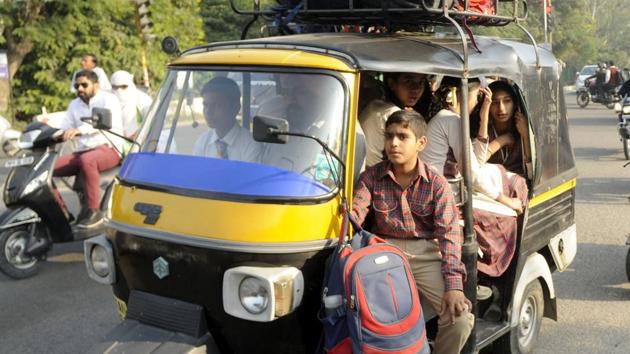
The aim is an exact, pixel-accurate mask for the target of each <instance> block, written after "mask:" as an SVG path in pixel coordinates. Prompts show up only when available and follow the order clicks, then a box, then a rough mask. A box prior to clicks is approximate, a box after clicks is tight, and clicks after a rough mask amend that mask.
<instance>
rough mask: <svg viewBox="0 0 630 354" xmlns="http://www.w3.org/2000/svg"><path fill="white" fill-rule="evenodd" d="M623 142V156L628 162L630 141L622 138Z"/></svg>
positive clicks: (629, 158)
mask: <svg viewBox="0 0 630 354" xmlns="http://www.w3.org/2000/svg"><path fill="white" fill-rule="evenodd" d="M621 142H622V144H623V154H624V156H625V157H626V160H630V139H627V138H621Z"/></svg>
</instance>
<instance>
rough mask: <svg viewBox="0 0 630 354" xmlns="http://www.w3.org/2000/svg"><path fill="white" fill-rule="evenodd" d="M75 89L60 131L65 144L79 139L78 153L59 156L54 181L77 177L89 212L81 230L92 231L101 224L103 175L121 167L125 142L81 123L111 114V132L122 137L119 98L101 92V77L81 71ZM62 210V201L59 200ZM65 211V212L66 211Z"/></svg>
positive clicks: (81, 218)
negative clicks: (99, 111)
mask: <svg viewBox="0 0 630 354" xmlns="http://www.w3.org/2000/svg"><path fill="white" fill-rule="evenodd" d="M74 88H75V89H76V90H77V98H75V99H74V100H72V102H70V105H69V106H68V111H67V114H66V117H65V119H64V120H63V121H62V122H61V124H60V128H61V129H63V130H64V134H63V140H64V141H67V140H70V139H73V138H75V137H77V149H76V151H75V152H74V153H72V154H70V155H64V156H60V157H59V159H58V160H57V162H56V164H55V171H54V176H55V177H65V176H75V175H76V176H77V178H79V179H80V181H81V182H82V183H83V188H84V190H85V198H86V202H87V203H86V204H87V209H84V210H82V213H80V214H79V217H78V220H77V227H78V228H85V229H87V228H90V227H93V226H97V225H98V224H100V223H101V222H102V215H101V213H100V210H99V205H100V186H99V185H100V173H101V172H103V171H106V170H109V169H112V168H114V167H116V166H117V165H118V164H119V163H120V154H119V151H121V148H122V142H121V141H120V140H119V139H118V138H116V137H113V136H111V137H105V136H104V135H103V134H101V132H99V131H98V130H96V129H94V128H93V127H92V126H91V125H90V124H88V123H85V122H83V121H81V118H82V117H89V116H91V114H92V109H93V108H95V107H100V108H107V109H109V110H110V111H111V118H112V129H111V130H112V131H114V132H116V133H118V134H123V131H122V118H121V108H120V103H119V101H118V98H116V96H114V95H113V94H112V93H109V92H106V91H103V90H100V89H99V83H98V76H97V74H96V73H95V72H93V71H91V70H81V71H79V72H78V73H77V75H76V81H75V84H74ZM58 201H59V203H60V204H61V205H62V206H63V200H62V199H61V198H58ZM64 209H65V208H64Z"/></svg>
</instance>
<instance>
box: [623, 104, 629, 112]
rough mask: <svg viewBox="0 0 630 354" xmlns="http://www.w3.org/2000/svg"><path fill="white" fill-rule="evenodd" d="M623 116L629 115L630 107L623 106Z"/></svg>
mask: <svg viewBox="0 0 630 354" xmlns="http://www.w3.org/2000/svg"><path fill="white" fill-rule="evenodd" d="M623 114H630V106H623Z"/></svg>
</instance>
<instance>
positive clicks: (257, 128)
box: [254, 116, 289, 144]
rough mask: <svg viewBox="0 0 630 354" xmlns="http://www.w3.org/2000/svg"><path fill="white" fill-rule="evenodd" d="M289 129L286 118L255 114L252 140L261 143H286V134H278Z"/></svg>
mask: <svg viewBox="0 0 630 354" xmlns="http://www.w3.org/2000/svg"><path fill="white" fill-rule="evenodd" d="M288 131H289V122H287V120H286V119H282V118H274V117H265V116H255V117H254V140H256V141H259V142H263V143H272V144H286V143H287V141H288V136H287V135H283V134H279V133H286V132H288Z"/></svg>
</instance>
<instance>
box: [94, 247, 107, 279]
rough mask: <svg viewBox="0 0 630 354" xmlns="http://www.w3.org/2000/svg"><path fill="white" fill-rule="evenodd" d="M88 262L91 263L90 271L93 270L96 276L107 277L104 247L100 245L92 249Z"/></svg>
mask: <svg viewBox="0 0 630 354" xmlns="http://www.w3.org/2000/svg"><path fill="white" fill-rule="evenodd" d="M90 261H91V262H92V269H94V273H96V275H98V276H99V277H106V276H107V275H109V265H108V264H107V251H106V250H105V247H103V246H100V245H95V246H94V247H92V253H91V255H90Z"/></svg>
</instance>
